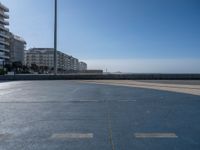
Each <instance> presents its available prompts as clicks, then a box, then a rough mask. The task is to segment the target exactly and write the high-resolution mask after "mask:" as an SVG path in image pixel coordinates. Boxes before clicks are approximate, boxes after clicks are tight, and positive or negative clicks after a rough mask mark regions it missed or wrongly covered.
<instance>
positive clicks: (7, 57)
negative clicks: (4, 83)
mask: <svg viewBox="0 0 200 150" xmlns="http://www.w3.org/2000/svg"><path fill="white" fill-rule="evenodd" d="M0 58H3V59H10V57H9V56H5V55H0Z"/></svg>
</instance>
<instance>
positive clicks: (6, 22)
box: [0, 18, 9, 25]
mask: <svg viewBox="0 0 200 150" xmlns="http://www.w3.org/2000/svg"><path fill="white" fill-rule="evenodd" d="M0 22H1V23H3V24H4V25H9V22H8V21H6V20H4V19H2V18H0Z"/></svg>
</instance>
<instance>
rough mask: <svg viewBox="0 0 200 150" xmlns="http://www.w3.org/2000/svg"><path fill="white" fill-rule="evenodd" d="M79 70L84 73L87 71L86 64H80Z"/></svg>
mask: <svg viewBox="0 0 200 150" xmlns="http://www.w3.org/2000/svg"><path fill="white" fill-rule="evenodd" d="M79 70H80V71H84V70H87V64H86V63H85V62H82V61H81V62H79Z"/></svg>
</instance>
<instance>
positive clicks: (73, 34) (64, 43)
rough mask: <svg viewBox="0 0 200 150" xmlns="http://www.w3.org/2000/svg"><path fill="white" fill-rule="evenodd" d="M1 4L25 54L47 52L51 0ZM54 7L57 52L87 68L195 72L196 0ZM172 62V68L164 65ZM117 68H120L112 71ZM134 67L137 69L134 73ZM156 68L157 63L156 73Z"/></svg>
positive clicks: (80, 1) (199, 38)
mask: <svg viewBox="0 0 200 150" xmlns="http://www.w3.org/2000/svg"><path fill="white" fill-rule="evenodd" d="M1 2H2V3H3V4H5V5H6V6H7V7H9V8H10V30H11V31H12V32H14V33H15V34H18V35H20V36H22V37H23V38H24V39H25V40H26V41H27V43H28V44H27V48H29V47H53V9H54V8H53V4H54V0H14V1H13V0H1ZM58 3H59V4H58V7H59V12H58V15H59V18H58V19H59V33H58V36H59V38H58V45H59V46H58V48H59V50H61V51H63V52H65V53H67V54H70V55H73V56H75V57H77V58H79V59H81V60H85V61H88V63H89V66H90V67H91V68H95V67H96V68H99V69H105V68H108V70H111V71H124V72H200V69H199V68H200V67H198V66H200V61H198V60H200V1H199V0H58ZM173 61H176V64H174V65H173V64H171V63H170V62H173ZM119 62H120V63H122V64H120V65H116V63H119ZM186 62H187V64H188V68H185V63H186ZM123 63H124V64H123ZM137 63H138V65H137V66H143V69H141V68H140V69H139V70H137V69H136V68H138V67H135V68H134V67H133V66H135V64H137ZM157 63H161V64H159V67H158V66H157V65H155V64H157ZM111 64H113V65H111ZM114 64H115V65H114ZM149 64H151V65H150V66H148V65H149ZM170 64H171V65H170ZM162 65H163V67H165V68H163V67H162ZM166 65H167V66H166ZM114 66H115V67H114ZM128 66H130V67H128ZM148 67H151V68H152V69H149V68H148ZM124 68H126V69H124ZM158 68H161V69H158ZM170 68H172V69H170ZM180 68H181V69H180ZM145 69H146V71H145ZM178 69H179V70H178Z"/></svg>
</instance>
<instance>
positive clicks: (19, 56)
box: [9, 33, 26, 64]
mask: <svg viewBox="0 0 200 150" xmlns="http://www.w3.org/2000/svg"><path fill="white" fill-rule="evenodd" d="M9 43H10V62H11V63H14V62H20V63H22V64H24V59H25V58H24V50H25V47H26V42H25V40H24V39H23V38H21V37H19V36H17V35H14V34H12V33H10V39H9Z"/></svg>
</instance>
